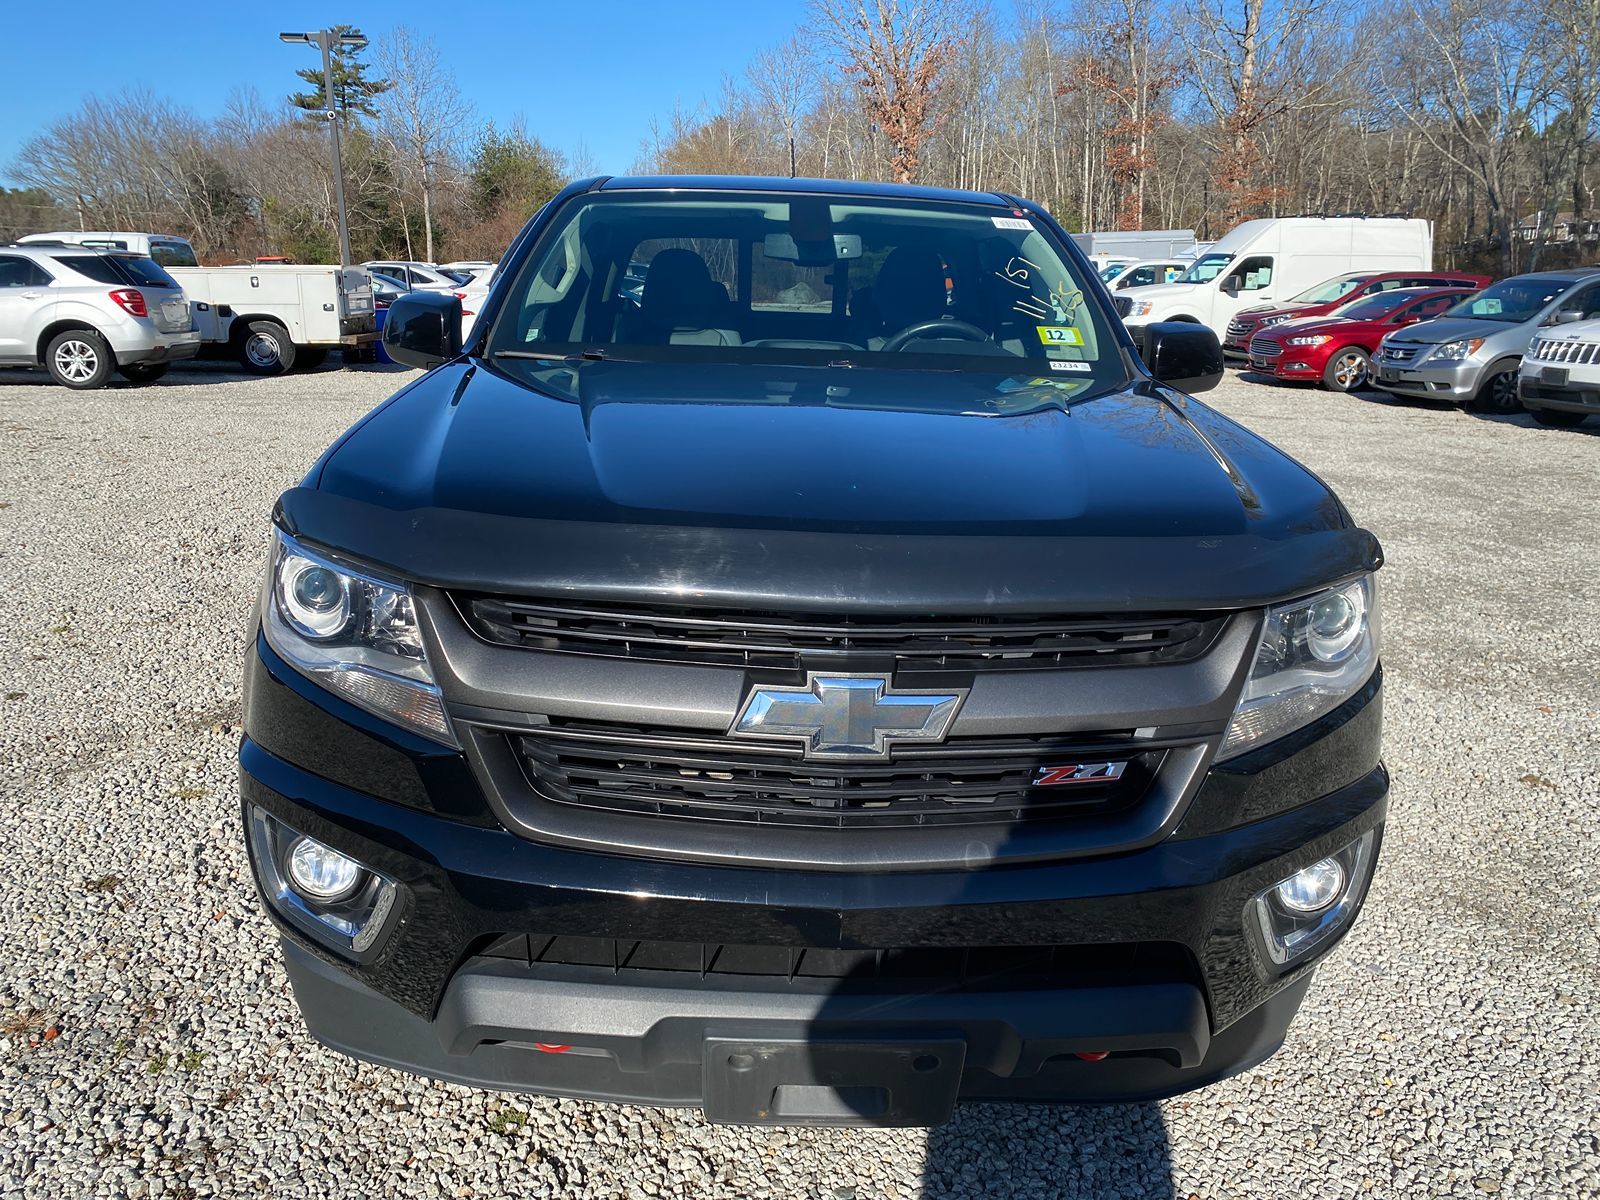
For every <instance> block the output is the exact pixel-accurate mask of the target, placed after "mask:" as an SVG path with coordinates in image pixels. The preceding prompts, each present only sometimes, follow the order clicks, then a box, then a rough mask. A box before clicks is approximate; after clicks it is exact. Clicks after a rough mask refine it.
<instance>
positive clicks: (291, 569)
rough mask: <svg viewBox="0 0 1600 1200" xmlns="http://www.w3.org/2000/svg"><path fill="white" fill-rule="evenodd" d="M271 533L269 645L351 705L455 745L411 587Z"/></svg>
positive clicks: (264, 604) (266, 604)
mask: <svg viewBox="0 0 1600 1200" xmlns="http://www.w3.org/2000/svg"><path fill="white" fill-rule="evenodd" d="M274 538H275V540H274V542H273V548H272V565H271V569H270V570H269V571H268V572H267V583H266V587H265V588H264V589H263V592H262V596H261V627H262V629H263V630H264V631H265V633H266V635H267V642H268V644H269V645H271V647H272V648H273V649H274V650H275V651H277V653H278V654H279V655H280V656H281V657H282V658H283V659H284V660H285V661H286V662H288V663H289V664H290V665H291V666H293V667H294V668H295V669H296V670H297V671H299V672H300V673H301V674H302V675H304V676H306V677H307V678H308V679H311V680H313V681H314V682H316V683H318V684H321V685H322V686H323V687H325V688H327V689H328V690H329V691H332V692H336V693H338V694H339V695H340V696H342V697H343V698H344V699H346V700H348V701H350V702H351V703H352V704H356V705H358V706H360V707H361V708H364V709H366V710H367V711H368V712H371V713H375V714H376V715H378V716H380V717H383V718H384V719H385V720H389V721H395V722H397V723H399V724H401V725H404V726H406V727H407V728H410V729H414V730H416V731H417V732H418V733H421V734H424V735H425V736H427V737H430V738H432V739H433V740H434V741H437V742H443V743H445V744H446V745H448V746H454V745H456V744H457V743H456V739H455V735H454V734H453V733H452V732H451V729H450V719H449V717H448V716H446V714H445V711H444V701H443V698H442V697H441V696H440V695H439V689H438V688H437V687H436V686H435V685H434V682H433V672H432V670H431V669H430V668H429V666H428V655H427V651H426V650H424V649H423V646H422V631H421V629H420V628H419V627H418V625H417V614H416V606H415V604H414V603H413V601H412V598H411V592H410V590H409V589H408V588H407V587H406V586H405V585H404V584H402V583H394V582H391V581H389V580H384V579H379V578H377V577H375V576H372V575H368V574H365V573H363V572H360V571H357V570H355V569H353V568H351V567H348V566H344V565H341V564H339V563H335V562H333V561H332V560H331V559H328V558H325V557H323V556H322V555H320V554H317V553H315V552H314V551H311V550H308V549H306V548H305V547H303V546H301V545H300V544H299V543H298V542H296V541H295V540H294V539H293V538H292V537H290V536H289V535H288V534H286V533H284V532H283V531H282V530H281V529H279V530H276V531H275V534H274Z"/></svg>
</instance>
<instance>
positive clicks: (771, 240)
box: [761, 233, 861, 267]
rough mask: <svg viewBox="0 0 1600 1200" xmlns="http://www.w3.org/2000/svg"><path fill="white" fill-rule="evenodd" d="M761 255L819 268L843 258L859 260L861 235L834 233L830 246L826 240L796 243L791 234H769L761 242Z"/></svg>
mask: <svg viewBox="0 0 1600 1200" xmlns="http://www.w3.org/2000/svg"><path fill="white" fill-rule="evenodd" d="M761 253H762V254H764V255H766V256H767V257H768V258H777V259H782V260H783V261H784V262H797V263H803V264H805V265H806V266H812V267H821V266H826V265H827V264H829V263H832V262H837V261H838V260H839V259H843V258H860V257H861V235H860V234H859V233H836V234H834V235H833V244H832V245H831V246H830V245H829V244H828V240H827V239H826V238H824V239H822V240H819V241H816V242H812V241H804V242H796V241H795V239H794V235H793V234H791V233H769V234H767V236H766V237H765V238H763V239H762V240H761Z"/></svg>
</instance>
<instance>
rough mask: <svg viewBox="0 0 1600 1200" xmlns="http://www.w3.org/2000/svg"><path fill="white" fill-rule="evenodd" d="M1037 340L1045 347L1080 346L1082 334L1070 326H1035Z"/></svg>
mask: <svg viewBox="0 0 1600 1200" xmlns="http://www.w3.org/2000/svg"><path fill="white" fill-rule="evenodd" d="M1034 328H1035V329H1036V330H1038V332H1039V340H1040V341H1041V342H1043V343H1044V344H1045V345H1046V346H1081V345H1083V334H1081V333H1079V332H1078V331H1077V330H1076V329H1074V328H1072V326H1070V325H1035V326H1034Z"/></svg>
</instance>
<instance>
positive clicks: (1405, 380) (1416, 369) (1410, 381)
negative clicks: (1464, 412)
mask: <svg viewBox="0 0 1600 1200" xmlns="http://www.w3.org/2000/svg"><path fill="white" fill-rule="evenodd" d="M1423 353H1424V354H1426V353H1427V351H1426V350H1425V351H1423ZM1485 365H1486V364H1484V363H1481V362H1477V361H1474V360H1473V359H1467V360H1466V361H1465V362H1460V363H1451V364H1450V365H1448V366H1428V365H1427V364H1426V363H1424V364H1423V365H1421V366H1412V365H1410V364H1409V363H1391V362H1389V361H1388V359H1386V358H1383V357H1376V358H1374V359H1373V360H1372V379H1371V382H1372V385H1373V386H1374V387H1378V388H1382V389H1383V390H1384V391H1386V392H1393V393H1394V394H1395V395H1397V396H1422V397H1426V398H1427V399H1430V400H1450V401H1452V402H1454V403H1456V404H1465V403H1466V402H1467V401H1468V400H1471V399H1472V397H1473V396H1474V395H1476V394H1477V391H1478V385H1479V383H1480V382H1481V381H1482V378H1483V369H1484V366H1485Z"/></svg>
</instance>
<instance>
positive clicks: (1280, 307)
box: [1222, 271, 1491, 358]
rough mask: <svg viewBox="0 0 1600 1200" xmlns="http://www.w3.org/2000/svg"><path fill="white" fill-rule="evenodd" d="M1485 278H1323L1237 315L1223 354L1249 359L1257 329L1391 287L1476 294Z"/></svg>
mask: <svg viewBox="0 0 1600 1200" xmlns="http://www.w3.org/2000/svg"><path fill="white" fill-rule="evenodd" d="M1490 282H1491V280H1490V278H1489V276H1487V275H1472V274H1468V273H1466V272H1463V271H1350V272H1348V273H1346V274H1344V275H1335V276H1334V277H1333V278H1332V279H1324V280H1323V281H1322V282H1321V283H1319V284H1317V285H1316V286H1315V287H1312V288H1307V289H1306V290H1305V291H1303V292H1301V293H1300V294H1299V295H1298V296H1295V297H1293V298H1292V299H1289V300H1285V301H1284V302H1283V303H1281V304H1258V305H1256V306H1255V307H1254V308H1247V309H1244V310H1243V311H1242V312H1240V313H1239V314H1238V315H1237V316H1235V317H1234V318H1233V320H1232V321H1230V322H1229V323H1228V330H1227V334H1226V336H1224V337H1223V339H1222V352H1223V353H1224V354H1225V355H1227V356H1228V357H1229V358H1248V357H1249V356H1250V339H1251V338H1253V337H1254V336H1255V334H1256V331H1257V330H1261V329H1268V328H1271V327H1272V326H1274V325H1280V324H1282V323H1283V322H1284V321H1297V320H1300V319H1301V318H1303V317H1316V316H1321V315H1323V314H1324V313H1331V312H1332V311H1333V310H1334V309H1336V308H1339V307H1341V306H1342V305H1345V304H1349V303H1350V302H1351V301H1352V300H1359V299H1361V298H1362V297H1364V296H1372V295H1376V294H1377V293H1378V292H1387V291H1390V290H1392V289H1394V288H1419V287H1447V288H1466V289H1467V290H1468V291H1472V292H1476V291H1478V290H1479V289H1481V288H1486V287H1488V286H1489V284H1490Z"/></svg>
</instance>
